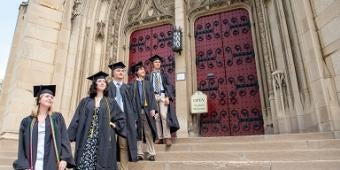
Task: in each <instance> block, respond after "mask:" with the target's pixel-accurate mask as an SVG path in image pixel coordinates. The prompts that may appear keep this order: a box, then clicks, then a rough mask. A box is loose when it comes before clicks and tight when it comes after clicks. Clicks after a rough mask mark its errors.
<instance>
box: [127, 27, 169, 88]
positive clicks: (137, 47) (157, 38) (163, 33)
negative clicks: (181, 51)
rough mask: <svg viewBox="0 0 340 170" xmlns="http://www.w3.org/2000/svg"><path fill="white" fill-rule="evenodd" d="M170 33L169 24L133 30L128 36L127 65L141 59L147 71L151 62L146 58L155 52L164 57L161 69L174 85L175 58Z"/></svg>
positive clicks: (150, 66)
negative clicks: (128, 52) (128, 51)
mask: <svg viewBox="0 0 340 170" xmlns="http://www.w3.org/2000/svg"><path fill="white" fill-rule="evenodd" d="M171 34H172V27H171V25H170V24H166V25H161V26H157V27H152V28H146V29H141V30H137V31H134V32H133V33H132V34H131V37H130V54H129V66H131V65H132V64H135V63H137V62H139V61H143V62H144V66H145V68H146V70H147V73H148V72H150V71H151V69H152V63H150V62H149V61H148V59H149V58H150V57H152V56H153V55H155V54H157V55H160V56H162V57H163V59H164V63H162V71H163V72H165V73H167V74H168V75H169V76H170V78H171V82H172V85H175V58H174V52H173V51H172V49H171ZM131 76H132V75H130V76H129V80H131V78H132V77H131Z"/></svg>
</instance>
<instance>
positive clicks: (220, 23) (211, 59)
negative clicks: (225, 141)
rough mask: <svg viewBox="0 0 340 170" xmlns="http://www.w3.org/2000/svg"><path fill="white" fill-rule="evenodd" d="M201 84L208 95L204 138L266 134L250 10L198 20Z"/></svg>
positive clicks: (198, 68) (199, 87)
mask: <svg viewBox="0 0 340 170" xmlns="http://www.w3.org/2000/svg"><path fill="white" fill-rule="evenodd" d="M195 43H196V55H197V56H196V66H197V87H198V90H201V91H203V92H204V93H205V94H207V95H208V99H209V100H208V107H209V111H208V113H207V114H202V115H201V120H200V134H201V135H202V136H229V135H232V136H234V135H252V134H263V133H264V129H263V118H262V112H261V102H260V96H259V95H260V94H259V92H258V90H259V85H258V80H257V73H256V63H255V53H254V48H253V45H252V34H251V24H250V20H249V14H248V12H247V10H245V9H242V8H239V9H235V10H232V11H228V12H222V13H218V14H214V15H209V16H203V17H200V18H198V19H197V20H196V22H195Z"/></svg>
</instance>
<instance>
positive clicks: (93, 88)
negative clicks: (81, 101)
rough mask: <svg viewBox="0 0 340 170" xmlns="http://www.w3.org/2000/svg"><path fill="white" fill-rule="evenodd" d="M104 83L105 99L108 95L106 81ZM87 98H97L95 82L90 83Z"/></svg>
mask: <svg viewBox="0 0 340 170" xmlns="http://www.w3.org/2000/svg"><path fill="white" fill-rule="evenodd" d="M105 83H106V88H105V89H104V92H103V95H104V96H105V97H107V96H108V95H109V83H108V82H107V80H105ZM88 94H89V96H90V97H91V98H94V97H96V96H97V84H96V81H92V84H91V86H90V89H89V92H88Z"/></svg>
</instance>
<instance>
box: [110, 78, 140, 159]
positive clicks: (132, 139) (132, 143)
mask: <svg viewBox="0 0 340 170" xmlns="http://www.w3.org/2000/svg"><path fill="white" fill-rule="evenodd" d="M129 88H130V87H129V86H128V85H127V84H122V85H121V87H120V93H121V95H122V99H123V105H124V115H125V118H126V126H125V128H124V130H123V132H122V133H123V135H121V136H126V138H127V143H128V149H129V161H131V162H136V161H137V129H136V120H137V113H136V112H134V110H133V108H132V104H131V99H132V98H131V94H130V89H129ZM116 90H117V89H116V85H114V83H113V82H112V81H111V82H110V83H109V97H111V98H112V99H115V97H116ZM119 153H120V151H119V147H118V148H117V160H118V161H119V160H120V157H119V156H120V154H119Z"/></svg>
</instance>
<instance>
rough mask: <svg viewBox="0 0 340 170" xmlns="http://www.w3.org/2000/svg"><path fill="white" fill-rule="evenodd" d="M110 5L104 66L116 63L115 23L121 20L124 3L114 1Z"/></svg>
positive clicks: (118, 0)
mask: <svg viewBox="0 0 340 170" xmlns="http://www.w3.org/2000/svg"><path fill="white" fill-rule="evenodd" d="M138 2H139V1H138ZM112 3H113V4H112V5H111V9H110V14H109V15H110V17H109V22H108V25H107V43H106V48H105V49H106V51H105V64H110V63H113V62H116V59H117V48H118V30H119V24H116V23H115V22H116V21H119V18H121V15H122V11H123V8H124V5H125V3H126V1H125V0H116V1H114V2H112ZM106 68H107V67H106Z"/></svg>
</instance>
